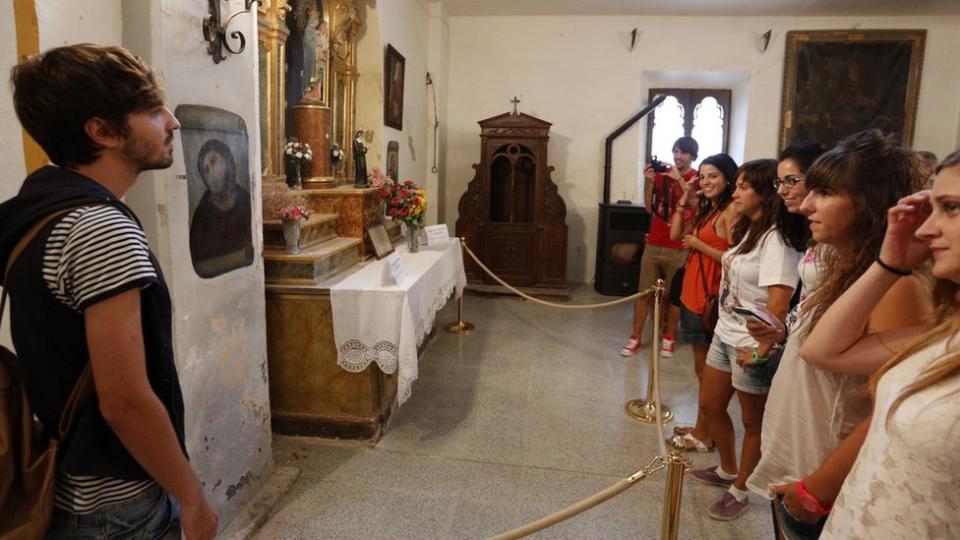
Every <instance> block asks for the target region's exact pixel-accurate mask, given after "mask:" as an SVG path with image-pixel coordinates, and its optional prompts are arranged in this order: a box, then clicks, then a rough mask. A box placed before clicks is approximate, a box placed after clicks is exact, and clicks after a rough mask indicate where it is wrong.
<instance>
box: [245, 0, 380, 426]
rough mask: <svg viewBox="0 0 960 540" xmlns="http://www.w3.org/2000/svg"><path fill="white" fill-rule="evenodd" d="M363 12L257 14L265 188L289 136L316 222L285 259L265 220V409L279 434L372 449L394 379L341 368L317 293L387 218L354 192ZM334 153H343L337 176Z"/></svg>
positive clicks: (339, 7)
mask: <svg viewBox="0 0 960 540" xmlns="http://www.w3.org/2000/svg"><path fill="white" fill-rule="evenodd" d="M363 9H365V7H364V4H363V2H362V0H265V1H264V3H263V5H261V6H260V7H259V8H258V11H259V23H258V30H259V31H258V42H259V54H260V113H261V126H260V133H261V140H262V142H261V147H262V156H263V163H262V166H261V170H262V171H263V172H264V178H265V180H264V181H265V182H267V181H268V179H269V178H284V177H285V176H286V172H287V170H286V163H285V158H284V155H283V148H284V144H285V140H286V138H287V137H295V138H297V139H298V140H301V141H305V142H308V143H309V144H310V146H311V148H313V149H314V160H313V161H312V162H310V164H309V165H310V166H309V167H306V168H305V170H306V173H305V174H303V175H302V180H303V191H302V194H303V196H304V197H305V198H306V200H307V201H308V205H309V206H310V209H311V210H312V215H311V216H310V218H309V219H308V220H307V221H306V222H304V223H303V225H302V227H303V230H302V233H301V241H300V247H301V252H300V253H299V254H296V255H290V254H286V253H284V251H283V238H282V234H281V224H280V222H279V221H270V219H271V218H272V216H265V221H264V236H263V238H264V251H263V259H264V273H265V278H266V330H267V357H268V369H269V380H270V409H271V417H272V424H273V429H274V430H275V431H277V432H281V433H291V434H303V435H324V436H334V437H344V438H364V439H374V440H375V439H377V438H379V436H380V434H381V433H382V430H383V427H384V426H385V424H386V421H387V419H388V418H389V416H390V413H391V411H392V407H393V403H394V400H395V396H396V391H397V377H396V374H392V375H387V374H385V373H383V372H382V371H380V368H379V367H377V365H376V364H375V363H374V364H372V365H371V366H370V367H368V368H367V369H366V370H364V371H362V372H360V373H349V372H346V371H344V370H343V369H342V368H340V367H339V366H338V365H337V350H336V345H335V344H334V340H333V313H332V310H331V306H330V293H329V289H328V288H324V286H323V285H321V283H323V282H324V281H325V280H326V279H327V278H329V276H331V275H334V274H336V273H339V272H344V271H349V270H350V268H352V267H353V266H355V265H356V264H357V263H359V262H360V261H362V260H363V259H365V258H367V257H368V256H369V253H370V249H369V246H368V242H367V241H365V239H364V231H365V229H366V228H367V227H368V226H369V225H371V224H373V223H378V222H382V221H383V203H382V201H381V199H380V196H379V194H378V193H377V190H375V189H354V188H353V187H351V186H352V184H353V170H354V167H353V155H352V152H351V149H352V141H353V135H354V133H355V130H356V129H357V128H356V127H355V126H356V103H355V100H356V84H357V75H358V72H357V67H356V64H357V58H356V54H357V39H358V35H359V32H360V30H361V28H362V24H363V23H362V18H361V13H362V11H359V10H363ZM305 29H309V31H305ZM311 32H312V33H311ZM305 42H306V43H305ZM294 85H296V86H294ZM333 144H336V145H338V146H339V147H340V148H341V149H343V151H344V159H343V160H342V161H341V162H340V164H339V165H338V166H336V167H332V166H331V161H330V159H329V149H330V147H331V146H332V145H333ZM301 172H303V170H302V171H301ZM344 184H346V185H344ZM264 189H265V193H266V188H264ZM394 229H398V228H397V227H395V228H394ZM396 232H398V231H396Z"/></svg>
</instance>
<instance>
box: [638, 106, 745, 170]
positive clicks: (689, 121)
mask: <svg viewBox="0 0 960 540" xmlns="http://www.w3.org/2000/svg"><path fill="white" fill-rule="evenodd" d="M657 94H664V95H668V96H669V95H674V96H676V95H678V94H682V95H683V96H684V97H685V98H686V103H684V104H683V105H684V107H685V109H686V108H689V109H690V117H689V118H687V115H686V110H684V118H683V134H684V135H686V136H687V137H690V136H691V134H692V133H693V108H692V107H691V105H696V104H697V103H700V101H701V100H703V98H705V97H707V96H712V97H714V98H716V100H717V102H718V103H720V106H721V107H722V108H723V150H722V151H723V152H724V153H726V152H727V151H728V148H729V147H730V102H731V101H732V100H733V91H732V90H730V89H729V88H651V89H650V92H649V97H648V102H649V101H652V100H653V97H654V96H655V95H657ZM654 114H656V113H655V112H651V113H650V114H649V115H647V149H646V152H647V154H646V156H647V161H650V157H651V156H650V150H651V148H652V147H653V115H654ZM699 157H707V156H699ZM657 158H658V159H660V160H661V161H666V162H668V163H673V156H657Z"/></svg>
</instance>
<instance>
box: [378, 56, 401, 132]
mask: <svg viewBox="0 0 960 540" xmlns="http://www.w3.org/2000/svg"><path fill="white" fill-rule="evenodd" d="M405 64H406V60H405V59H404V58H403V55H402V54H400V53H399V52H397V50H396V49H394V48H393V46H392V45H387V56H386V59H385V60H384V68H383V83H384V89H383V98H384V99H383V123H384V124H386V125H388V126H390V127H392V128H397V129H403V74H404V69H405Z"/></svg>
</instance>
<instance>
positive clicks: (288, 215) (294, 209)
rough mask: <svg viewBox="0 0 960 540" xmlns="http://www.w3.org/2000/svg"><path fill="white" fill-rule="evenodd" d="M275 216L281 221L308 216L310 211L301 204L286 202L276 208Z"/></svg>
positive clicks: (295, 219)
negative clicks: (286, 203)
mask: <svg viewBox="0 0 960 540" xmlns="http://www.w3.org/2000/svg"><path fill="white" fill-rule="evenodd" d="M277 217H279V218H280V219H281V220H283V221H297V220H300V219H307V218H309V217H310V211H309V210H307V208H306V207H305V206H303V205H301V204H288V205H287V206H284V207H282V208H280V209H279V210H277Z"/></svg>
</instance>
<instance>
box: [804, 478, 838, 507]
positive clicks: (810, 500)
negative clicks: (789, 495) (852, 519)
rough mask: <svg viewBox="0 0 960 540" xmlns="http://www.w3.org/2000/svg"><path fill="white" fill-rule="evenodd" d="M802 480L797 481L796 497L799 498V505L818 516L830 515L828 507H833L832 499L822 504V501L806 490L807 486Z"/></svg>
mask: <svg viewBox="0 0 960 540" xmlns="http://www.w3.org/2000/svg"><path fill="white" fill-rule="evenodd" d="M803 482H804V481H803V480H801V481H799V482H797V497H798V498H799V499H800V506H802V507H803V509H804V510H806V511H807V512H811V513H813V514H816V515H818V516H828V515H830V509H831V508H833V501H830V503H829V504H827V505H826V506H824V505H823V503H821V502H820V499H817V498H816V497H814V496H813V495H811V494H810V492H809V491H807V486H806V485H804V483H803Z"/></svg>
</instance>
